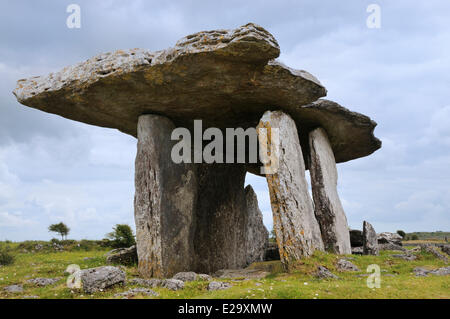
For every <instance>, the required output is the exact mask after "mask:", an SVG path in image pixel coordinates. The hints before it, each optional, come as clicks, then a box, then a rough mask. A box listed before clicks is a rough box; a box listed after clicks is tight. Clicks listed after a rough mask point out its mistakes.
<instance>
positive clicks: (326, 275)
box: [315, 266, 339, 279]
mask: <svg viewBox="0 0 450 319" xmlns="http://www.w3.org/2000/svg"><path fill="white" fill-rule="evenodd" d="M315 276H316V277H317V278H319V279H339V277H338V276H336V275H335V274H333V273H332V272H331V271H329V270H328V268H326V267H324V266H318V267H317V271H316V274H315Z"/></svg>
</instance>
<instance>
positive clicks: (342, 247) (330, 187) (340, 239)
mask: <svg viewBox="0 0 450 319" xmlns="http://www.w3.org/2000/svg"><path fill="white" fill-rule="evenodd" d="M309 148H310V167H309V171H310V174H311V188H312V195H313V199H314V213H315V215H316V218H317V221H318V222H319V226H320V231H321V233H322V240H323V245H324V247H325V250H326V251H329V252H331V253H335V254H351V253H352V249H351V245H350V235H349V228H348V224H347V218H346V217H345V212H344V209H343V208H342V204H341V201H340V200H339V195H338V192H337V179H338V174H337V169H336V161H335V159H334V154H333V150H332V148H331V145H330V141H329V140H328V136H327V133H326V132H325V130H324V129H323V128H320V127H319V128H316V129H315V130H313V131H311V132H310V133H309Z"/></svg>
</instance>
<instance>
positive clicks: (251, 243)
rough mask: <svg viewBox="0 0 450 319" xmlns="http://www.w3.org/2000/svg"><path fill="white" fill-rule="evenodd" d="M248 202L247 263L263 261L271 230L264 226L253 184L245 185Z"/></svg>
mask: <svg viewBox="0 0 450 319" xmlns="http://www.w3.org/2000/svg"><path fill="white" fill-rule="evenodd" d="M245 199H246V202H247V225H246V228H247V240H246V241H247V253H246V256H247V265H250V264H251V263H254V262H258V261H263V260H264V255H265V252H266V247H267V246H268V245H269V232H268V231H267V229H266V226H264V223H263V215H262V213H261V211H260V210H259V207H258V197H257V196H256V194H255V191H254V190H253V188H252V186H251V185H247V187H245Z"/></svg>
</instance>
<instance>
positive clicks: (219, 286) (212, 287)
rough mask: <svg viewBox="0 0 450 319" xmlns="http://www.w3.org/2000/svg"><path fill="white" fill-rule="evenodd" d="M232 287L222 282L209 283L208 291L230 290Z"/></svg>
mask: <svg viewBox="0 0 450 319" xmlns="http://www.w3.org/2000/svg"><path fill="white" fill-rule="evenodd" d="M231 287H232V285H231V284H229V283H227V282H222V281H211V282H210V283H209V285H208V290H210V291H213V290H225V289H228V288H231Z"/></svg>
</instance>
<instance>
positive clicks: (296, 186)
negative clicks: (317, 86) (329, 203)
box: [258, 111, 323, 270]
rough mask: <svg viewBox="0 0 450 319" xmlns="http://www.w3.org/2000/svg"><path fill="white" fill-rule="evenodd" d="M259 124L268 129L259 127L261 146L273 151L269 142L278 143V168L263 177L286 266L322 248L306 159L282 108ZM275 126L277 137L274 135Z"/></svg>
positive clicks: (287, 116)
mask: <svg viewBox="0 0 450 319" xmlns="http://www.w3.org/2000/svg"><path fill="white" fill-rule="evenodd" d="M258 128H266V129H267V135H263V134H261V132H260V131H259V130H258V140H259V144H260V148H262V149H264V148H266V149H268V150H269V151H273V150H276V148H273V147H272V150H271V146H273V145H274V144H275V143H277V142H278V143H279V144H278V145H279V148H278V154H277V155H276V156H275V157H276V159H277V160H278V163H277V165H275V166H276V167H277V168H276V167H275V168H276V170H275V171H273V174H266V179H267V183H268V186H269V192H270V202H271V206H272V213H273V227H274V230H275V234H276V238H277V243H278V248H279V250H280V257H281V261H282V263H283V265H284V267H285V268H286V269H288V270H289V268H290V265H291V262H293V261H295V260H298V259H301V258H302V257H305V256H310V255H311V254H312V253H313V252H314V250H316V249H318V250H323V242H322V238H321V234H320V228H319V225H318V223H317V221H316V218H315V216H314V209H313V205H312V201H311V198H310V196H309V193H308V186H307V182H306V178H305V163H304V161H303V154H302V149H301V147H300V141H299V137H298V133H297V127H296V125H295V122H294V120H293V119H292V118H291V117H290V116H289V115H287V114H285V113H283V112H281V111H275V112H270V111H268V112H266V113H264V115H263V117H262V118H261V120H260V123H259V125H258ZM275 128H276V129H278V133H279V134H278V135H279V141H276V139H275V136H276V134H274V133H275V131H274V130H273V129H275ZM267 145H269V146H267ZM273 155H274V154H273V153H272V154H271V156H273ZM275 162H276V160H275ZM272 164H273V163H272ZM269 166H270V163H265V167H269Z"/></svg>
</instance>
